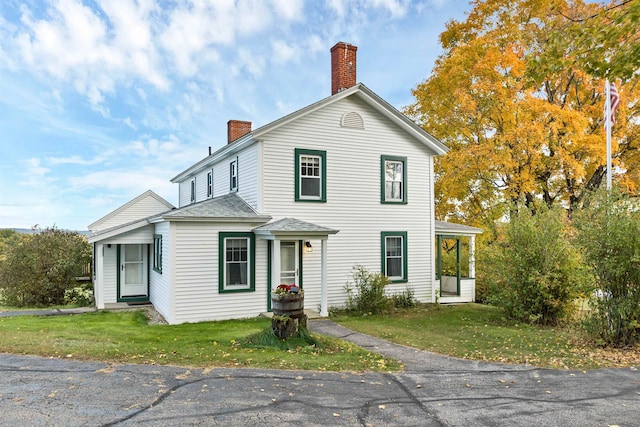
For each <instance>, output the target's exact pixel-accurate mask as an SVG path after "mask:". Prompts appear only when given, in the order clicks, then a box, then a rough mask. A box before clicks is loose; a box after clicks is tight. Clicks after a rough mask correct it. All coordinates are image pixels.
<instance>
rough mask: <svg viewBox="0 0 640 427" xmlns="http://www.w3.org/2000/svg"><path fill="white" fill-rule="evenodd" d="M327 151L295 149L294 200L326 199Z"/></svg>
mask: <svg viewBox="0 0 640 427" xmlns="http://www.w3.org/2000/svg"><path fill="white" fill-rule="evenodd" d="M326 158H327V152H326V151H319V150H304V149H301V148H296V149H295V159H296V163H295V179H296V182H295V200H296V201H298V202H326V201H327V189H326V182H327V163H326Z"/></svg>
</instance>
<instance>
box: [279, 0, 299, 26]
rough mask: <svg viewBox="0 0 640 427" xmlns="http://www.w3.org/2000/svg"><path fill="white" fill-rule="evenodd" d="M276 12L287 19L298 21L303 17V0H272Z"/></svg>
mask: <svg viewBox="0 0 640 427" xmlns="http://www.w3.org/2000/svg"><path fill="white" fill-rule="evenodd" d="M272 1H273V6H274V8H275V10H276V13H277V14H278V15H280V16H282V17H283V18H285V19H286V20H289V21H296V20H300V19H302V14H303V12H302V9H303V7H304V4H303V2H302V0H272Z"/></svg>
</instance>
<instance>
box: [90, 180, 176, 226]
mask: <svg viewBox="0 0 640 427" xmlns="http://www.w3.org/2000/svg"><path fill="white" fill-rule="evenodd" d="M171 209H174V206H173V205H172V204H171V203H169V202H167V201H166V200H165V199H163V198H162V197H160V196H159V195H157V194H156V193H154V192H153V191H151V190H147V191H145V192H144V193H142V194H141V195H139V196H138V197H136V198H135V199H133V200H130V201H128V202H127V203H125V204H124V205H122V206H120V207H119V208H117V209H116V210H114V211H112V212H109V213H108V214H107V215H105V216H103V217H102V218H100V219H99V220H97V221H96V222H94V223H93V224H91V225H89V227H88V228H89V230H91V231H93V232H96V231H100V230H105V229H108V228H113V227H117V226H119V225H124V224H128V223H130V222H132V221H137V220H140V219H143V218H147V217H149V216H153V215H158V214H160V213H162V212H166V211H168V210H171Z"/></svg>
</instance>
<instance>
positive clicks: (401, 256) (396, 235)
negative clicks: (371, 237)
mask: <svg viewBox="0 0 640 427" xmlns="http://www.w3.org/2000/svg"><path fill="white" fill-rule="evenodd" d="M381 246H382V272H383V273H384V274H385V275H386V276H387V277H388V278H389V279H391V281H392V282H406V281H407V232H406V231H383V232H382V234H381Z"/></svg>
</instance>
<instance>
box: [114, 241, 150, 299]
mask: <svg viewBox="0 0 640 427" xmlns="http://www.w3.org/2000/svg"><path fill="white" fill-rule="evenodd" d="M146 296H147V245H122V253H121V254H120V298H131V297H146Z"/></svg>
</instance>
